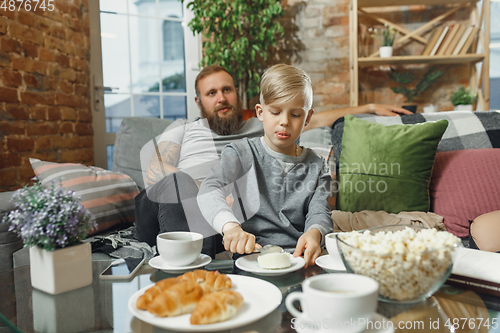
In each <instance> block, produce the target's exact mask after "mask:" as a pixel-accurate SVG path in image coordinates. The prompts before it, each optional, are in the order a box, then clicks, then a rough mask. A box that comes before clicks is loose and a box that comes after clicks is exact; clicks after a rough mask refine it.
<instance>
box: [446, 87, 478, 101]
mask: <svg viewBox="0 0 500 333" xmlns="http://www.w3.org/2000/svg"><path fill="white" fill-rule="evenodd" d="M450 101H451V103H452V104H453V105H454V106H457V105H469V104H470V105H473V104H474V103H476V101H477V94H476V93H475V92H474V91H472V90H471V88H470V87H467V89H465V88H464V87H463V86H460V87H459V88H458V90H457V91H455V92H454V93H453V95H451V97H450Z"/></svg>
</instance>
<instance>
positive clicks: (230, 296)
mask: <svg viewBox="0 0 500 333" xmlns="http://www.w3.org/2000/svg"><path fill="white" fill-rule="evenodd" d="M242 305H243V297H242V296H241V295H240V294H239V293H237V292H236V291H232V290H222V291H216V292H213V293H211V294H208V295H205V296H203V297H202V299H201V300H200V301H199V303H198V305H197V306H196V308H195V309H194V311H193V313H192V314H191V319H190V322H191V324H192V325H205V324H213V323H218V322H221V321H225V320H228V319H229V318H231V317H233V316H234V315H235V314H236V313H237V312H238V309H239V308H240V307H241V306H242Z"/></svg>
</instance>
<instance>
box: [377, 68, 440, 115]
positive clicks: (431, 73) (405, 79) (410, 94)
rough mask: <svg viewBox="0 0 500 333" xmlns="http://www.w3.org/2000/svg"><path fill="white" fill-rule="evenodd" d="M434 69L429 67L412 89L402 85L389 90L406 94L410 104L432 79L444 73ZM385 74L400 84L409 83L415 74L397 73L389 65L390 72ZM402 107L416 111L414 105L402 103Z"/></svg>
mask: <svg viewBox="0 0 500 333" xmlns="http://www.w3.org/2000/svg"><path fill="white" fill-rule="evenodd" d="M435 69H436V67H432V68H430V69H429V70H428V71H427V72H426V73H425V74H424V76H423V77H422V79H421V80H420V81H419V82H418V83H417V85H416V86H415V88H413V89H409V88H407V87H404V86H403V87H391V90H392V91H394V92H395V93H396V94H402V95H404V96H406V100H407V102H408V103H410V104H411V103H412V101H413V98H415V97H416V96H418V95H420V94H421V93H422V92H423V91H424V90H426V89H427V88H429V86H430V85H431V84H432V83H434V81H436V80H437V79H438V78H440V77H441V76H442V75H443V74H444V71H437V70H435ZM387 75H388V76H389V77H390V78H391V79H393V80H394V81H396V82H398V83H401V84H410V83H412V82H413V81H415V75H413V73H411V72H406V73H399V72H398V71H396V70H395V69H393V68H392V67H391V72H390V73H387ZM403 108H405V109H407V110H409V111H411V112H413V113H415V112H416V111H417V106H416V105H403Z"/></svg>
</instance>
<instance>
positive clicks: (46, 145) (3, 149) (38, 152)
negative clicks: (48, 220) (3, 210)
mask: <svg viewBox="0 0 500 333" xmlns="http://www.w3.org/2000/svg"><path fill="white" fill-rule="evenodd" d="M53 4H54V10H53V11H49V10H48V9H46V10H45V11H43V10H42V9H40V8H38V9H37V10H36V11H34V10H33V8H32V9H31V10H30V11H26V10H24V9H21V10H20V11H19V10H18V8H17V6H16V8H15V10H4V9H0V191H6V190H12V189H16V188H19V187H21V186H23V185H25V184H27V183H28V182H29V180H30V179H31V178H32V177H33V176H34V174H33V171H32V169H31V166H30V163H29V158H30V157H33V158H39V159H42V160H46V161H54V162H78V163H84V164H88V165H90V164H93V136H92V134H93V132H92V115H91V112H90V106H89V105H90V97H89V87H90V79H89V77H90V76H89V61H90V50H89V48H90V42H89V19H88V4H87V0H56V1H54V2H53Z"/></svg>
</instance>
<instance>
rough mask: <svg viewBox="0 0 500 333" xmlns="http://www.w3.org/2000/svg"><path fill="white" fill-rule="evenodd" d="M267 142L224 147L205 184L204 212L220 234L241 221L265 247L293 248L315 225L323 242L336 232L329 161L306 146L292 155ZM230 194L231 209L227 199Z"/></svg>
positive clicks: (201, 202)
mask: <svg viewBox="0 0 500 333" xmlns="http://www.w3.org/2000/svg"><path fill="white" fill-rule="evenodd" d="M263 144H264V145H265V143H264V142H263V140H262V141H261V138H252V139H242V140H237V141H234V142H232V143H230V144H228V145H227V146H226V147H224V149H223V150H222V154H221V160H220V163H219V165H216V166H215V167H213V168H212V170H211V171H210V172H209V174H208V176H207V177H206V178H205V180H204V181H203V183H202V184H201V187H200V191H199V193H198V198H197V200H198V204H199V207H200V210H201V213H202V214H203V216H204V217H205V219H206V220H207V221H208V222H209V223H210V224H211V225H212V227H213V228H214V229H215V230H216V231H217V232H219V233H222V227H223V226H224V224H225V223H227V222H238V223H240V224H241V227H242V228H243V230H245V231H246V232H249V233H252V234H254V235H255V237H256V242H257V243H258V244H260V245H262V246H264V245H267V244H273V245H280V246H282V247H285V248H294V247H295V246H296V244H297V240H298V239H299V237H300V236H301V235H302V234H303V233H304V231H307V230H309V229H311V228H317V229H318V230H319V231H320V232H321V234H322V241H321V243H322V244H323V242H324V236H325V235H326V234H327V233H329V232H331V231H332V220H331V211H330V208H329V206H328V202H327V200H328V196H329V194H330V186H331V181H332V178H331V174H330V170H329V168H328V165H327V163H326V161H325V160H324V159H323V158H322V157H321V156H319V155H318V154H316V153H315V152H313V151H312V150H310V149H308V148H304V149H303V151H302V154H301V155H300V156H298V157H293V156H287V155H284V154H280V153H277V152H274V151H272V150H271V149H270V148H269V147H267V145H266V146H265V147H264V146H263ZM235 185H236V186H235ZM230 193H232V194H233V198H235V199H234V202H233V204H232V208H230V207H229V205H228V203H227V201H226V196H227V195H229V194H230ZM242 206H243V208H244V209H241V207H242Z"/></svg>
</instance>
